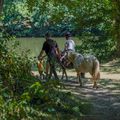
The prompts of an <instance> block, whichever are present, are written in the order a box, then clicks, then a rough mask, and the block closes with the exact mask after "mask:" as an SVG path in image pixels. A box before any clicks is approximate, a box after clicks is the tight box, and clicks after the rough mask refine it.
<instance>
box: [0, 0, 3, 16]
mask: <svg viewBox="0 0 120 120" xmlns="http://www.w3.org/2000/svg"><path fill="white" fill-rule="evenodd" d="M3 3H4V0H0V15H1V12H2V9H3Z"/></svg>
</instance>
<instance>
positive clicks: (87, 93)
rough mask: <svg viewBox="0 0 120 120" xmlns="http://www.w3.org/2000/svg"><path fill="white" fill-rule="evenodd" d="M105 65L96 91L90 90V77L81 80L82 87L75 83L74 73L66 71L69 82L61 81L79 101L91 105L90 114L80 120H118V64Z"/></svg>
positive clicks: (119, 82)
mask: <svg viewBox="0 0 120 120" xmlns="http://www.w3.org/2000/svg"><path fill="white" fill-rule="evenodd" d="M113 65H115V64H113V63H112V66H111V64H105V65H103V66H102V69H101V79H100V80H99V81H98V86H99V88H98V89H93V88H92V85H93V84H92V82H91V81H90V80H89V78H90V75H89V74H86V75H85V77H86V79H83V87H82V88H80V87H79V84H78V82H77V78H76V73H75V72H74V71H67V74H68V76H69V80H68V81H66V80H63V83H64V84H65V86H66V88H67V90H69V91H71V92H72V93H73V94H74V95H77V96H78V97H80V99H86V100H89V101H90V102H91V104H92V105H93V107H92V109H91V113H90V114H89V115H87V116H85V117H83V119H82V120H120V64H117V66H116V65H115V66H113Z"/></svg>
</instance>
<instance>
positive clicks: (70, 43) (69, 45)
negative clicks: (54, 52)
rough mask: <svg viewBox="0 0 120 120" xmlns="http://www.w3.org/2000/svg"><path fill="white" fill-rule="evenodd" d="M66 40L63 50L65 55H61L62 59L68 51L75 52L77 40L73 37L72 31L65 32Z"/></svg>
mask: <svg viewBox="0 0 120 120" xmlns="http://www.w3.org/2000/svg"><path fill="white" fill-rule="evenodd" d="M65 38H66V42H65V47H64V50H63V52H62V54H63V56H61V59H60V60H61V61H62V60H63V59H64V58H65V56H66V55H67V53H68V52H70V51H74V52H75V42H74V41H73V40H72V39H71V34H70V32H67V33H66V34H65Z"/></svg>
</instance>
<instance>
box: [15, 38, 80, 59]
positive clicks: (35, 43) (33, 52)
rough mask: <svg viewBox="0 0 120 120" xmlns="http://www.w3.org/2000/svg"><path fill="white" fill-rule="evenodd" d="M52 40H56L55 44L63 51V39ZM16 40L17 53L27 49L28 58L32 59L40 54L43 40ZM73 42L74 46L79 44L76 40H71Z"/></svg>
mask: <svg viewBox="0 0 120 120" xmlns="http://www.w3.org/2000/svg"><path fill="white" fill-rule="evenodd" d="M53 39H54V40H56V42H57V43H58V46H59V48H60V50H63V48H64V44H65V38H63V37H58V38H53ZM17 40H18V41H19V42H20V47H19V48H18V51H19V50H20V51H22V50H28V49H29V50H30V56H31V57H34V56H38V54H39V53H40V50H41V49H42V45H43V43H44V41H45V38H17ZM73 40H74V41H75V43H76V45H78V44H80V41H79V40H78V38H73Z"/></svg>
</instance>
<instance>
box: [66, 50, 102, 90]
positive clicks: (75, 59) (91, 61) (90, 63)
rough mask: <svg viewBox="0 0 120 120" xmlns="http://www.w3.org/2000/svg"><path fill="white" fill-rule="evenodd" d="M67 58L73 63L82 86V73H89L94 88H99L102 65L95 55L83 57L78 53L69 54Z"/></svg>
mask: <svg viewBox="0 0 120 120" xmlns="http://www.w3.org/2000/svg"><path fill="white" fill-rule="evenodd" d="M67 58H68V59H69V61H70V62H72V63H73V65H74V68H75V70H76V72H77V76H78V78H79V83H80V86H82V81H81V78H80V76H81V73H86V72H89V73H90V75H91V76H92V80H93V88H97V80H98V79H100V65H99V61H98V60H97V58H96V57H95V56H93V55H90V56H83V55H81V54H79V53H76V52H68V55H67Z"/></svg>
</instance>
